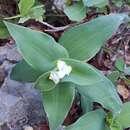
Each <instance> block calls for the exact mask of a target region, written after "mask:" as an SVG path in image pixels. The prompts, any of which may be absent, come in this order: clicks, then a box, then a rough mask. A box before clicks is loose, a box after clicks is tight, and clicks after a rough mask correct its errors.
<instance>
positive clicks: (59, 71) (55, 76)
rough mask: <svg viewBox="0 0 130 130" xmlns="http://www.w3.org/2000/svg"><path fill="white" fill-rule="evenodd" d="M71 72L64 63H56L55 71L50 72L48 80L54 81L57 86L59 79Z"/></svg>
mask: <svg viewBox="0 0 130 130" xmlns="http://www.w3.org/2000/svg"><path fill="white" fill-rule="evenodd" d="M71 71H72V67H71V66H68V65H67V64H66V63H65V62H64V61H61V60H59V61H57V67H56V69H55V70H53V71H51V74H50V77H49V79H51V80H52V81H54V83H55V84H58V83H59V82H60V80H61V79H63V78H64V77H65V76H66V75H69V74H70V73H71Z"/></svg>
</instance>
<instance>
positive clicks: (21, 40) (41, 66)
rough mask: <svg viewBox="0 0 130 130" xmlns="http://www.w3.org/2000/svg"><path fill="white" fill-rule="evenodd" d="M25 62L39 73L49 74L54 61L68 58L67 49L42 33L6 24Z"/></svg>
mask: <svg viewBox="0 0 130 130" xmlns="http://www.w3.org/2000/svg"><path fill="white" fill-rule="evenodd" d="M5 24H6V26H7V28H8V30H9V32H10V34H11V36H12V37H13V38H14V40H15V41H16V44H17V47H18V49H19V51H20V53H21V54H22V56H23V57H24V59H25V61H26V62H27V63H28V64H29V65H31V66H32V67H33V68H34V69H36V70H37V71H42V72H47V71H49V70H51V69H52V68H54V66H55V64H54V61H57V60H58V59H59V58H67V57H68V53H67V51H66V49H65V48H63V47H62V46H60V45H59V44H57V43H56V42H55V40H54V39H53V38H52V37H51V36H49V35H47V34H45V33H42V32H39V31H35V30H32V29H29V28H26V27H22V26H19V25H15V24H12V23H9V22H5Z"/></svg>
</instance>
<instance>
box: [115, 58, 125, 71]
mask: <svg viewBox="0 0 130 130" xmlns="http://www.w3.org/2000/svg"><path fill="white" fill-rule="evenodd" d="M115 67H116V68H117V69H119V70H120V71H122V72H123V71H124V68H125V61H124V59H123V58H118V59H117V60H116V63H115Z"/></svg>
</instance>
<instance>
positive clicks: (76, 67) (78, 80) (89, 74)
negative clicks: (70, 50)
mask: <svg viewBox="0 0 130 130" xmlns="http://www.w3.org/2000/svg"><path fill="white" fill-rule="evenodd" d="M63 60H64V61H65V62H66V64H67V65H70V66H71V67H72V72H71V73H70V74H69V76H65V77H64V78H63V79H62V81H61V82H72V83H75V84H77V85H81V86H84V85H90V84H93V83H96V82H99V81H101V80H102V75H101V74H100V73H99V71H98V70H96V69H95V68H94V67H93V66H91V65H89V64H87V63H84V62H80V61H77V60H73V59H63Z"/></svg>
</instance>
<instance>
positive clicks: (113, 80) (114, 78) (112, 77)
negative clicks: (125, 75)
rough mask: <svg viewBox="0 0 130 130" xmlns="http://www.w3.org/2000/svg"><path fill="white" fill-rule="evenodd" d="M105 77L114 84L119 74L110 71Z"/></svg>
mask: <svg viewBox="0 0 130 130" xmlns="http://www.w3.org/2000/svg"><path fill="white" fill-rule="evenodd" d="M107 77H108V79H110V80H111V81H112V82H113V83H114V84H115V83H116V82H117V80H118V78H119V77H120V73H119V71H112V72H111V73H110V74H109V75H108V76H107Z"/></svg>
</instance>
